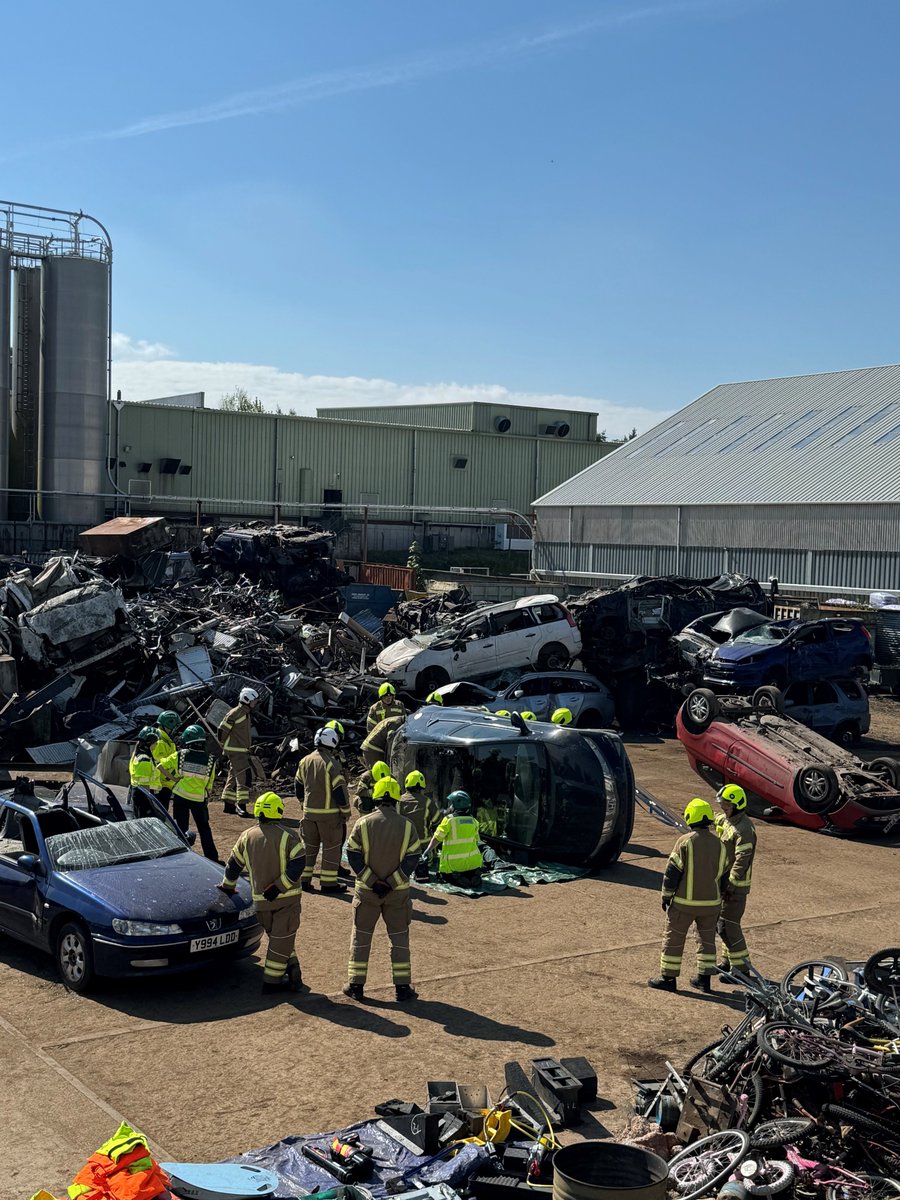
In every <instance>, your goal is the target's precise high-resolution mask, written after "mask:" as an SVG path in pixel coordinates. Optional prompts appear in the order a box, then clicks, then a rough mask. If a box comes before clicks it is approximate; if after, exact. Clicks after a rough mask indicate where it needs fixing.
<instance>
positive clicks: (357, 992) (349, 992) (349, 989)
mask: <svg viewBox="0 0 900 1200" xmlns="http://www.w3.org/2000/svg"><path fill="white" fill-rule="evenodd" d="M343 991H344V995H345V996H349V997H350V999H351V1000H363V999H365V992H364V991H363V985H362V984H361V983H346V984H344V989H343Z"/></svg>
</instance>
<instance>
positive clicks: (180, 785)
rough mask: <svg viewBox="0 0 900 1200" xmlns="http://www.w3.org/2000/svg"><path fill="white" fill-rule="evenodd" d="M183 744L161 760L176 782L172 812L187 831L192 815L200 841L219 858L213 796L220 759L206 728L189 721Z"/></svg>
mask: <svg viewBox="0 0 900 1200" xmlns="http://www.w3.org/2000/svg"><path fill="white" fill-rule="evenodd" d="M181 741H182V747H181V749H180V750H178V751H176V753H175V754H172V755H171V756H170V757H169V758H166V759H164V760H163V761H162V762H161V763H160V770H161V771H165V772H167V773H168V774H169V775H170V776H171V777H172V779H173V781H174V782H173V783H172V816H173V817H174V818H175V822H176V824H177V825H178V828H179V829H180V830H181V831H182V832H183V833H187V831H188V825H189V824H190V820H191V817H193V818H194V824H195V825H196V826H197V833H198V834H199V836H200V845H201V847H202V848H203V853H204V855H205V856H206V858H209V859H212V861H213V862H218V861H219V851H218V850H217V849H216V843H215V839H214V838H213V834H212V829H211V828H210V824H209V803H208V801H209V796H210V793H211V792H212V789H213V784H214V783H215V780H216V760H215V758H214V757H213V755H212V754H207V752H206V730H205V729H203V728H202V727H201V726H200V725H188V727H187V729H186V730H185V731H184V733H183V734H182V735H181Z"/></svg>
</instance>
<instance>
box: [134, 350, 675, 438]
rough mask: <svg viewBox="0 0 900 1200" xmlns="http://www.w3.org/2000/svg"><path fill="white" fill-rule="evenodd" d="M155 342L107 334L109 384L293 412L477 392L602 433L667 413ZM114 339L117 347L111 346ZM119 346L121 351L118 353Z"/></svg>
mask: <svg viewBox="0 0 900 1200" xmlns="http://www.w3.org/2000/svg"><path fill="white" fill-rule="evenodd" d="M158 346H159V343H157V342H147V341H142V340H135V339H132V338H130V337H128V336H127V335H126V334H116V335H114V342H113V347H114V355H113V388H114V389H116V390H118V389H121V391H122V395H123V396H124V398H125V399H126V400H150V399H153V398H154V397H158V396H174V395H180V394H181V393H184V392H206V402H207V404H208V405H209V406H210V407H213V408H214V407H217V406H218V404H219V402H220V400H221V398H222V396H223V395H225V393H226V392H231V391H233V390H234V389H235V388H236V387H243V388H246V390H247V391H248V392H249V393H250V395H251V396H256V397H258V398H259V399H260V400H261V401H262V403H263V405H264V407H265V408H267V409H269V410H272V411H274V410H275V409H276V408H280V409H281V410H282V411H283V412H287V411H288V410H294V411H295V412H296V413H297V414H298V415H299V416H315V412H316V408H317V407H318V406H321V407H323V408H334V407H337V406H339V405H340V406H347V405H355V406H359V407H362V406H369V407H372V408H380V407H381V406H382V405H384V404H439V403H441V402H446V401H450V400H458V401H472V400H484V401H488V402H490V403H492V404H528V405H535V406H536V407H539V408H558V409H565V410H576V411H581V412H583V411H585V410H586V411H588V412H595V413H598V414H599V428H600V429H605V430H606V432H607V434H608V435H609V436H610V437H619V436H622V435H624V434H627V433H629V432H630V431H631V429H632V428H637V429H638V430H639V431H641V432H643V430H645V429H649V428H650V426H651V425H655V424H656V423H657V421H661V420H662V419H663V418H664V417H666V416H668V413H667V412H655V411H653V410H651V409H648V408H643V407H640V406H637V405H635V406H630V405H626V404H616V403H613V402H612V401H609V400H603V399H601V398H599V397H591V396H572V395H566V394H564V393H550V392H517V391H512V390H510V389H509V388H505V387H503V386H502V385H501V384H489V383H474V384H462V383H449V382H438V383H398V382H396V381H395V380H392V379H366V378H362V377H360V376H357V375H303V374H301V373H300V372H296V371H281V370H279V369H278V368H277V367H271V366H266V365H264V364H261V363H242V362H183V361H180V360H178V359H174V358H170V357H168V355H169V354H170V353H171V352H170V351H169V350H168V349H167V348H166V347H165V346H163V347H161V350H162V351H163V353H162V354H159V353H157V354H154V353H152V352H143V353H142V352H141V350H140V348H141V347H148V348H151V350H152V348H153V347H158ZM116 347H118V348H119V349H116ZM136 347H137V348H138V350H137V353H136V352H135V348H136ZM120 351H121V353H120Z"/></svg>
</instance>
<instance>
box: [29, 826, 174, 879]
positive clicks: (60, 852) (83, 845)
mask: <svg viewBox="0 0 900 1200" xmlns="http://www.w3.org/2000/svg"><path fill="white" fill-rule="evenodd" d="M46 845H47V852H48V853H49V855H50V861H51V862H52V864H53V866H54V867H56V869H57V870H58V871H85V870H90V869H91V868H94V867H111V866H121V865H122V864H123V863H129V862H146V861H147V860H149V859H153V858H163V857H164V856H165V855H168V854H176V853H178V854H180V853H184V854H188V853H190V851H189V850H188V848H187V847H186V846H185V844H184V842H182V841H181V839H180V838H179V837H178V836H177V835H176V834H175V833H174V832H173V830H171V829H170V828H169V827H168V826H167V825H165V824H163V822H162V821H160V820H159V818H158V817H139V818H138V819H137V820H134V821H121V822H118V823H116V824H112V825H98V826H97V827H96V828H94V829H78V830H73V831H72V832H70V833H55V834H51V835H50V836H49V837H48V838H46Z"/></svg>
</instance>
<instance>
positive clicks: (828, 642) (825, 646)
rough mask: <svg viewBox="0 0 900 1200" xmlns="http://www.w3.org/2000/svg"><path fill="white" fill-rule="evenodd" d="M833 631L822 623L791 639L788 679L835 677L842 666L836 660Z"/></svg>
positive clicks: (808, 626)
mask: <svg viewBox="0 0 900 1200" xmlns="http://www.w3.org/2000/svg"><path fill="white" fill-rule="evenodd" d="M834 651H835V646H834V640H833V638H832V636H831V630H830V629H829V628H828V626H827V625H826V624H825V623H824V622H821V621H816V622H814V623H813V624H812V625H807V626H805V627H804V628H802V629H798V630H797V632H796V633H795V634H794V635H793V636H792V637H791V639H790V641H789V644H788V664H787V666H788V678H789V679H821V678H822V676H823V675H834V674H835V673H836V672H839V671H840V668H841V664H840V663H839V662H837V661H835V658H834Z"/></svg>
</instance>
